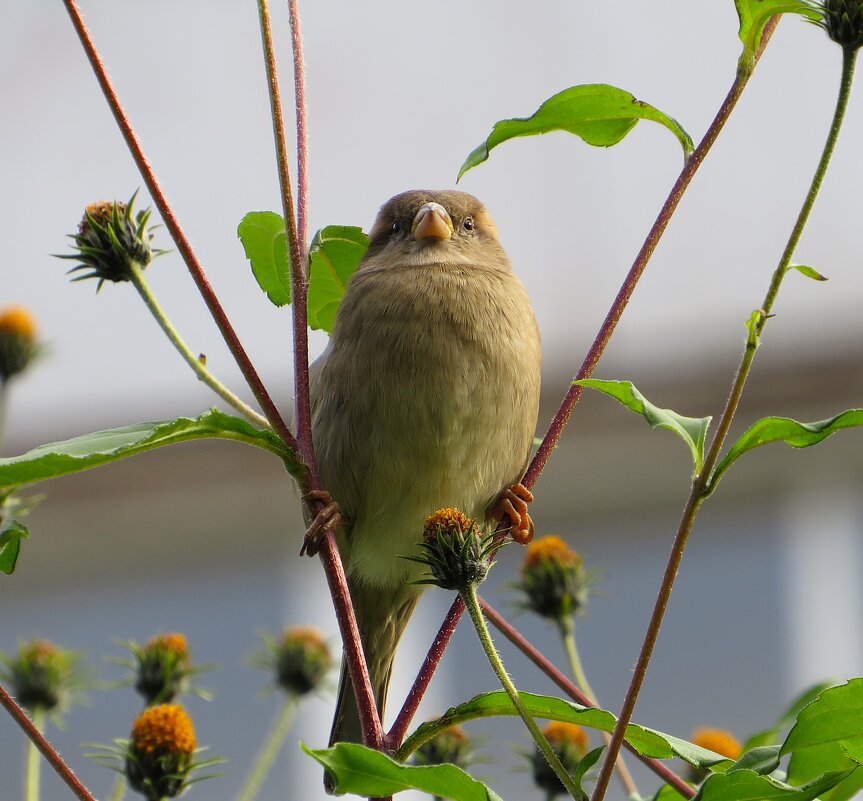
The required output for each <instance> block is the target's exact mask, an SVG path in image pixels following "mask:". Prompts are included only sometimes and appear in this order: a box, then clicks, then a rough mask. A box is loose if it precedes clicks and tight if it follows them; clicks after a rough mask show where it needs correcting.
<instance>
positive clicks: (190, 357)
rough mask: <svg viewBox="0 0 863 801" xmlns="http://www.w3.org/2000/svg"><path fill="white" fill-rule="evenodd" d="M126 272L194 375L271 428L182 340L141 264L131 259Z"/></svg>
mask: <svg viewBox="0 0 863 801" xmlns="http://www.w3.org/2000/svg"><path fill="white" fill-rule="evenodd" d="M129 273H130V275H131V277H132V283H133V284H134V285H135V289H137V290H138V294H139V295H140V296H141V298H142V299H143V301H144V303H145V304H146V306H147V308H148V309H149V310H150V313H151V314H152V315H153V317H155V318H156V322H157V323H158V324H159V327H160V328H161V329H162V331H164V332H165V336H167V337H168V339H169V340H170V341H171V344H172V345H173V346H174V347H175V348H176V349H177V352H178V353H179V354H180V356H182V357H183V359H184V360H185V361H186V363H187V364H188V365H189V367H191V368H192V370H193V371H194V373H195V375H196V376H198V379H199V380H201V381H203V382H204V383H205V384H206V385H207V386H208V387H210V389H212V390H213V392H215V393H216V394H217V395H218V396H219V397H220V398H222V399H223V400H224V401H225V402H226V403H228V404H230V405H231V406H233V407H234V408H235V409H236V410H237V411H238V412H240V414H242V415H243V417H245V418H246V419H247V420H248V421H249V422H250V423H252V424H253V425H256V426H258V427H259V428H267V429H270V430H272V426H271V425H270V424H269V422H268V421H267V418H266V417H264V416H263V415H260V414H258V413H257V412H256V411H255V410H254V409H252V408H251V407H250V406H248V405H247V404H245V403H243V401H242V400H240V399H239V398H238V397H237V396H236V395H234V393H233V392H231V391H230V390H229V389H228V388H227V387H226V386H225V385H224V384H222V383H221V382H220V381H219V380H218V379H217V378H216V377H215V376H214V375H213V374H212V373H211V372H210V371H209V370H208V369H207V368H206V367H205V366H204V362H203V361H202V360H201V359H200V358H198V357H197V356H195V354H194V353H193V352H192V351H191V349H190V348H189V346H188V345H187V344H186V343H185V342H184V341H183V339H182V338H181V337H180V335H179V333H178V332H177V329H176V328H174V325H173V323H172V322H171V321H170V320H169V319H168V316H167V315H166V314H165V311H164V309H163V308H162V306H161V305H160V304H159V301H158V300H156V296H155V295H154V294H153V291H152V290H151V289H150V285H149V283H148V282H147V279H146V277H145V276H144V271H143V270H142V269H141V266H140V265H139V264H136V263H135V262H130V265H129Z"/></svg>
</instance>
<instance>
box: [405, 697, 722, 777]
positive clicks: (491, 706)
mask: <svg viewBox="0 0 863 801" xmlns="http://www.w3.org/2000/svg"><path fill="white" fill-rule="evenodd" d="M518 695H519V698H520V699H521V701H522V703H523V704H524V705H525V707H526V709H527V711H528V712H529V713H530V715H531V716H532V717H535V718H543V719H545V720H561V721H563V722H564V723H578V724H579V725H581V726H587V727H589V728H592V729H599V730H600V731H606V732H612V731H614V724H615V723H616V722H617V718H615V716H614V715H613V714H612V713H611V712H608V711H607V710H605V709H594V708H589V707H584V706H581V705H580V704H575V703H573V702H571V701H564V700H563V699H561V698H554V697H552V696H547V695H536V694H534V693H524V692H520V693H519V694H518ZM517 714H518V713H517V712H516V710H515V707H514V706H513V705H512V701H510V699H509V696H508V695H507V694H506V693H505V692H504V691H503V690H496V691H494V692H490V693H482V694H480V695H477V696H475V697H473V698H471V699H470V700H469V701H465V702H464V703H463V704H459V705H458V706H455V707H451V708H450V709H448V710H447V711H446V713H444V715H443V716H441V717H440V718H438V719H437V720H433V721H429V722H428V723H423V724H422V725H420V726H419V727H418V728H417V730H416V731H415V732H414V733H413V734H412V735H411V736H410V737H408V739H407V740H405V741H404V743H403V744H402V746H401V748H399V750H398V752H397V754H396V759H398V760H405V759H407V758H408V757H409V756H410V755H411V754H412V753H413V752H414V751H415V750H416V749H417V748H419V747H420V746H421V745H422V744H423V743H425V742H427V741H428V740H430V739H431V738H432V737H434V736H435V734H436V733H437V732H438V731H440V730H441V729H442V728H448V727H450V726H453V725H455V724H457V723H464V722H465V721H468V720H475V719H477V718H487V717H501V716H509V717H513V716H515V715H517ZM626 741H627V742H628V743H629V744H630V745H631V746H632V747H633V748H635V750H636V751H638V753H639V754H642V755H643V756H648V757H652V758H654V759H670V758H671V757H674V756H679V757H681V758H682V759H684V760H685V761H686V762H688V763H689V764H691V765H695V766H696V767H712V766H715V765H719V764H720V763H728V764H731V760H729V759H728V758H727V757H723V756H720V755H719V754H715V753H714V752H713V751H708V750H707V749H706V748H700V747H699V746H697V745H693V744H692V743H688V742H686V741H685V740H680V739H678V738H677V737H672V736H671V735H668V734H663V733H662V732H658V731H654V730H653V729H648V728H645V727H643V726H638V725H636V724H634V723H630V724H629V725H628V726H627V727H626Z"/></svg>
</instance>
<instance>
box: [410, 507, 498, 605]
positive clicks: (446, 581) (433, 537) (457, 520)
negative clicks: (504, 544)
mask: <svg viewBox="0 0 863 801" xmlns="http://www.w3.org/2000/svg"><path fill="white" fill-rule="evenodd" d="M419 545H420V547H421V548H422V549H423V555H422V556H421V557H406V558H409V559H412V560H413V561H416V562H420V563H422V564H424V565H427V566H428V568H429V569H430V571H431V576H430V577H429V578H426V579H422V580H421V581H420V582H419V583H421V584H436V585H437V586H438V587H441V588H442V589H444V590H456V591H458V592H462V591H464V590H466V589H467V588H468V587H470V586H471V585H476V584H480V583H482V582H483V581H485V577H486V576H487V575H488V571H489V570H490V569H491V566H492V564H493V562H492V554H493V552H494V549H495V542H494V535H493V534H482V533H480V532H479V531H478V529H477V525H476V522H475V521H474V520H472V519H471V518H470V517H468V516H467V515H466V514H464V512H461V511H459V510H458V509H453V508H447V509H438V510H437V511H436V512H435V513H434V514H431V515H429V516H428V517H427V518H426V519H425V526H424V528H423V541H422V542H421V543H419Z"/></svg>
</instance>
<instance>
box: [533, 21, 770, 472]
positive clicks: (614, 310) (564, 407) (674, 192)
mask: <svg viewBox="0 0 863 801" xmlns="http://www.w3.org/2000/svg"><path fill="white" fill-rule="evenodd" d="M777 23H778V17H776V16H774V17H772V18H771V19H770V21H769V22H768V23H767V25H766V26H765V27H764V35H763V36H762V39H761V46H760V48H759V50H758V53H757V55H756V60H757V59H758V58H760V57H761V54H762V53H763V51H764V48H765V46H766V45H767V42H768V40H769V39H770V37H771V36H772V35H773V31H774V29H775V28H776V25H777ZM751 74H752V73H751V71H744V72H738V74H737V76H736V77H735V79H734V83H733V84H732V85H731V89H729V91H728V94H727V95H726V96H725V100H723V101H722V105H721V106H720V107H719V111H718V112H717V113H716V116H715V117H714V118H713V122H711V123H710V127H709V128H708V129H707V131H706V132H705V134H704V137H703V138H702V140H701V141H700V142H699V143H698V146H697V147H696V148H695V150H694V151H693V152H692V155H691V156H690V157H689V158H688V159H687V160H686V163H685V164H684V165H683V169H682V170H681V172H680V175H679V176H678V177H677V180H676V181H675V182H674V185H673V186H672V187H671V191H670V192H669V193H668V197H666V199H665V202H664V203H663V204H662V208H661V209H660V210H659V214H658V215H657V217H656V220H655V221H654V223H653V225H652V226H651V228H650V231H649V232H648V234H647V238H646V239H645V240H644V244H643V245H642V246H641V250H639V251H638V255H637V256H636V257H635V261H634V262H633V263H632V267H631V268H630V270H629V273H627V275H626V278H625V279H624V282H623V285H622V286H621V287H620V290H619V291H618V293H617V297H616V298H615V299H614V303H612V305H611V308H610V309H609V311H608V314H607V315H606V316H605V320H604V321H603V323H602V326H601V327H600V329H599V332H598V333H597V335H596V338H595V339H594V341H593V344H592V345H591V346H590V350H589V351H588V352H587V356H586V357H585V359H584V362H583V363H582V365H581V368H580V369H579V371H578V373H577V374H576V376H575V379H576V380H581V379H584V378H589V377H590V375H591V374H592V373H593V371H594V369H595V367H596V364H597V362H598V361H599V358H600V356H602V354H603V352H604V350H605V348H606V346H607V345H608V341H609V340H610V339H611V335H612V334H613V333H614V329H615V328H616V327H617V323H618V321H619V320H620V316H621V315H622V314H623V310H624V309H625V308H626V305H627V303H628V302H629V299H630V297H632V293H633V292H634V291H635V286H636V284H637V283H638V280H639V279H640V278H641V276H642V274H643V273H644V270H645V269H646V267H647V264H648V262H649V261H650V258H651V256H653V252H654V251H655V250H656V246H657V245H658V244H659V240H660V239H661V238H662V235H663V233H665V229H666V228H667V227H668V223H669V222H670V221H671V217H672V216H673V214H674V212H675V211H676V210H677V206H678V204H679V203H680V200H681V198H682V197H683V193H684V192H685V191H686V189H687V187H688V186H689V184H690V182H691V181H692V178H693V177H694V176H695V173H696V172H697V171H698V168H699V167H700V166H701V163H702V162H703V161H704V159H705V157H706V156H707V154H708V152H709V151H710V148H711V147H713V144H714V142H715V141H716V139H717V137H718V136H719V133H720V131H721V130H722V128H723V127H724V126H725V123H726V122H727V120H728V117H729V116H730V115H731V112H732V111H733V110H734V107H735V106H736V105H737V101H738V100H739V99H740V96H741V95H742V94H743V90H744V88H745V87H746V84H747V82H748V81H749V78H750V76H751ZM582 390H583V388H582V387H581V386H578V385H570V387H569V389H568V390H567V393H566V395H565V396H564V398H563V401H562V402H561V404H560V408H559V409H558V410H557V412H556V413H555V415H554V418H553V419H552V421H551V424H550V425H549V427H548V431H547V432H546V434H545V436H544V437H543V440H542V443H541V444H540V446H539V449H538V450H537V452H536V454H534V457H533V460H532V461H531V463H530V467H528V469H527V472H526V473H525V476H524V478H523V479H522V481H521V483H522V484H524V486H525V487H527V488H528V489H531V488H532V487H533V485H534V484H535V483H536V480H537V478H539V474H540V473H541V472H542V469H543V468H544V467H545V464H546V462H547V461H548V458H549V456H550V455H551V452H552V451H553V450H554V448H555V446H556V445H557V442H558V440H559V439H560V436H561V434H562V433H563V429H564V427H565V426H566V423H567V421H568V420H569V417H570V415H571V414H572V410H573V408H574V407H575V404H576V403H578V400H579V398H580V397H581V393H582Z"/></svg>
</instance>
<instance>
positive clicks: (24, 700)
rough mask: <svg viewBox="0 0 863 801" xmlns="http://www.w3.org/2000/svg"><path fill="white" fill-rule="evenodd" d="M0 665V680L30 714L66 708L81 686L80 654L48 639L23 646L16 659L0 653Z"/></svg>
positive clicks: (19, 649) (19, 648) (19, 647)
mask: <svg viewBox="0 0 863 801" xmlns="http://www.w3.org/2000/svg"><path fill="white" fill-rule="evenodd" d="M0 662H2V663H3V665H4V668H5V669H4V670H2V671H0V678H2V680H3V681H5V682H7V683H8V684H9V685H10V686H11V688H12V694H13V695H14V696H15V697H16V698H17V699H18V703H20V704H21V706H23V707H24V708H25V709H28V710H30V711H31V712H37V711H41V712H54V711H55V710H59V709H62V708H64V707H65V706H68V704H69V702H70V700H71V699H72V696H73V694H74V693H75V691H76V690H77V689H78V688H79V687H80V686H81V677H80V676H79V674H78V662H79V655H78V654H77V653H76V652H74V651H68V650H66V649H65V648H60V647H58V646H56V645H54V643H52V642H49V641H48V640H32V641H31V642H26V643H22V644H21V645H19V646H18V653H17V654H16V655H15V656H6V655H5V654H0Z"/></svg>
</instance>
